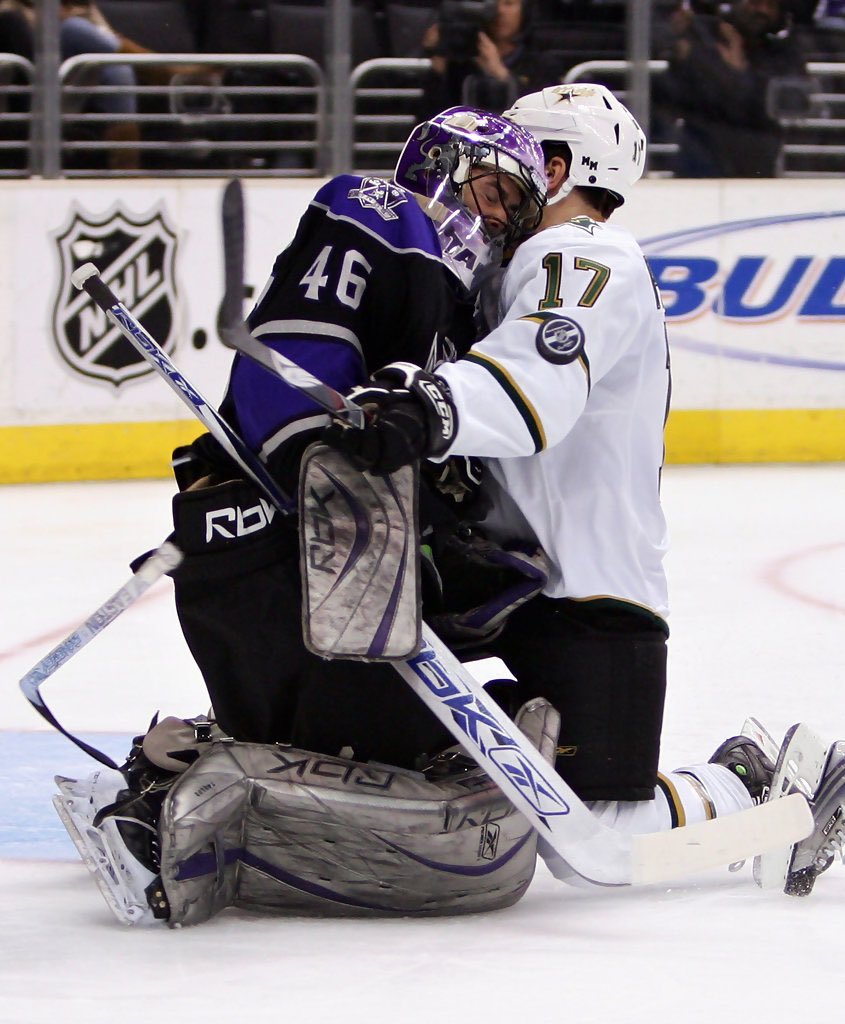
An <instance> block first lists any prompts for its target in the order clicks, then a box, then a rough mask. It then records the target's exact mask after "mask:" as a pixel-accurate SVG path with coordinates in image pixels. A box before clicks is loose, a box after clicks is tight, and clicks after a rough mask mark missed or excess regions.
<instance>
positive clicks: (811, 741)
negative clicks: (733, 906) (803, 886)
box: [753, 722, 828, 892]
mask: <svg viewBox="0 0 845 1024" xmlns="http://www.w3.org/2000/svg"><path fill="white" fill-rule="evenodd" d="M827 753H828V745H827V744H826V743H824V742H823V741H822V739H821V738H820V737H819V735H818V734H817V733H816V732H815V731H814V730H813V729H811V728H810V727H809V726H807V725H805V724H804V723H803V722H802V723H799V724H798V725H797V726H795V727H794V729H793V730H792V733H791V735H789V740H788V742H787V741H786V739H785V740H784V748H783V750H782V751H781V753H780V755H779V756H778V761H777V767H776V769H775V774H774V777H773V778H772V785H771V789H770V791H769V795H768V797H767V798H766V799H767V801H768V800H778V799H779V798H780V797H782V796H785V795H786V794H787V793H792V792H795V793H800V794H801V795H802V796H804V797H805V798H806V799H807V800H808V801H809V800H811V799H812V797H813V795H814V794H815V792H816V789H818V785H819V781H820V779H821V775H822V772H823V771H824V766H825V764H826V762H827ZM793 851H794V846H786V847H781V848H780V849H778V850H770V851H769V852H768V853H764V854H761V855H760V856H759V857H755V858H754V868H753V875H754V881H755V882H756V883H757V885H759V886H760V888H761V889H779V890H780V891H781V892H783V889H784V886H785V885H786V878H787V875H788V874H789V866H790V864H791V862H792V854H793Z"/></svg>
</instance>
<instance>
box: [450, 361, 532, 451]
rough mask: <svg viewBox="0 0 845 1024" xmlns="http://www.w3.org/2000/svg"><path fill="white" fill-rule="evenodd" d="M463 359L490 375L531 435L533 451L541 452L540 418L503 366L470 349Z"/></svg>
mask: <svg viewBox="0 0 845 1024" xmlns="http://www.w3.org/2000/svg"><path fill="white" fill-rule="evenodd" d="M464 359H466V361H467V362H469V363H475V364H476V366H482V367H484V369H485V370H487V372H488V373H490V374H492V376H493V377H494V379H495V380H496V383H497V384H498V385H499V386H500V387H501V388H502V390H503V391H504V392H505V394H506V395H507V396H508V398H509V399H510V400H511V402H512V403H513V406H514V408H515V409H516V411H517V412H518V413H519V415H520V416H521V417H522V421H523V423H525V426H526V429H527V430H528V433H529V434H530V435H531V440H532V441H533V442H534V451H535V452H540V451H542V450H543V449H544V448H545V447H546V432H545V431H544V430H543V424H542V423H541V422H540V417H539V416H538V415H537V411H536V409H535V408H534V406H533V405H532V404H531V402H529V401H528V399H527V398H526V397H525V395H524V394H523V392H522V389H521V388H520V386H519V385H518V384H517V383H516V381H515V380H514V379H513V377H511V375H510V374H509V373H508V371H507V370H506V369H505V368H504V366H502V364H501V363H498V362H496V360H495V359H491V358H490V357H489V356H485V355H482V354H481V353H480V352H477V351H476V350H475V349H470V351H469V352H468V353H467V354H466V355H465V356H464Z"/></svg>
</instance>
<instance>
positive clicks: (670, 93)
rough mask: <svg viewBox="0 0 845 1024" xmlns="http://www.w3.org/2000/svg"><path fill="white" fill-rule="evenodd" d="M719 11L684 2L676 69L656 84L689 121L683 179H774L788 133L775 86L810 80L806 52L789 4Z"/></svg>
mask: <svg viewBox="0 0 845 1024" xmlns="http://www.w3.org/2000/svg"><path fill="white" fill-rule="evenodd" d="M715 8H716V5H715V4H712V3H706V2H701V3H695V2H693V3H689V2H684V3H682V4H681V5H680V7H679V8H677V9H676V10H675V11H674V12H673V14H672V37H671V41H670V44H669V47H668V52H667V54H666V56H667V57H668V60H669V69H668V71H667V73H666V75H665V76H663V78H662V79H661V80H660V81H659V82H657V83H655V94H654V95H655V100H656V101H658V102H661V103H665V104H667V105H668V106H669V108H670V110H671V111H672V112H673V114H674V115H675V116H676V117H680V118H681V119H682V122H681V124H680V128H679V136H678V143H679V146H680V150H679V154H678V160H677V166H676V168H675V173H676V175H677V176H679V177H688V178H748V177H772V176H773V175H774V174H775V171H776V167H777V159H778V153H779V149H780V144H781V134H782V133H781V127H780V125H779V123H778V121H777V120H776V118H775V116H773V112H772V103H771V102H770V86H771V83H772V81H773V80H776V79H778V78H791V79H792V80H793V81H794V80H795V78H796V77H801V78H806V70H805V66H804V59H803V56H802V53H801V50H800V47H799V45H798V43H797V41H796V40H795V38H794V36H793V33H792V31H791V22H790V19H789V17H788V15H787V14H786V13H785V11H784V9H783V7H782V2H781V0H734V2H733V3H732V4H730V5H729V6H728V7H727V9H724V8H723V7H719V8H718V9H716V10H714V9H715Z"/></svg>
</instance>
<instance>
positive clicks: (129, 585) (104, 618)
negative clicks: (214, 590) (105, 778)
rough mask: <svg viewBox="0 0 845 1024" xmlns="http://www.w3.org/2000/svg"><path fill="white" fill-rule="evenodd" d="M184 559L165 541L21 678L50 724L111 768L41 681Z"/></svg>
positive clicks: (106, 756)
mask: <svg viewBox="0 0 845 1024" xmlns="http://www.w3.org/2000/svg"><path fill="white" fill-rule="evenodd" d="M181 561H182V552H181V551H180V550H179V549H178V548H177V547H176V546H175V544H171V543H170V541H165V542H164V543H163V544H162V545H161V546H160V547H158V548H156V550H155V551H153V553H152V554H151V555H150V556H149V558H147V559H146V560H145V561H144V562H143V564H142V565H141V566H140V567H139V568H138V571H137V572H135V573H133V575H132V576H131V577H130V579H129V580H127V582H126V583H124V585H123V586H122V587H121V588H120V590H118V591H116V592H115V593H114V594H112V596H111V597H110V598H109V599H108V600H107V601H105V602H104V603H103V604H101V605H100V607H99V608H98V609H97V610H96V611H95V612H94V613H93V614H91V615H89V616H88V618H87V619H86V620H85V622H83V623H82V625H81V626H78V627H77V628H76V629H75V630H74V631H73V632H72V633H70V634H68V636H66V637H65V639H64V640H62V642H61V643H60V644H57V645H56V646H55V647H54V648H53V649H52V651H50V653H49V654H46V655H45V656H44V657H43V658H42V659H41V660H40V661H39V662H38V664H37V665H34V666H33V667H32V668H31V669H30V670H29V672H27V674H26V675H25V676H24V677H23V679H21V680H20V687H21V689H22V690H23V693H24V696H25V697H26V699H27V700H28V701H29V703H30V704H31V705H32V706H33V707H34V708H35V710H36V711H37V712H38V713H39V714H40V715H41V716H42V717H43V718H45V719H46V720H47V721H48V722H49V723H50V725H52V726H53V727H54V728H56V729H58V731H59V732H60V733H62V735H64V736H67V738H68V739H69V740H70V741H71V742H73V743H75V744H76V745H77V746H78V747H79V748H80V749H81V750H84V751H85V753H86V754H90V756H91V757H93V758H94V759H95V760H97V761H99V762H100V763H101V764H104V765H107V766H108V767H109V768H116V767H117V765H116V764H115V763H114V761H112V759H111V758H110V757H109V756H108V755H107V754H104V753H103V752H102V751H101V750H97V748H96V747H92V746H90V745H89V744H88V743H86V742H85V741H84V740H81V739H79V737H78V736H74V735H73V734H72V733H70V732H68V731H67V729H65V727H64V726H63V725H62V724H61V723H60V722H59V721H58V720H57V719H56V717H55V716H54V715H53V712H52V711H51V710H50V709H49V708H48V707H47V705H46V703H45V702H44V698H43V697H42V696H41V690H40V687H41V684H42V683H43V682H44V681H45V680H46V679H49V678H50V676H51V675H52V674H53V673H54V672H55V671H56V670H57V669H59V668H61V667H62V665H64V664H65V662H66V661H69V660H70V658H72V657H73V656H74V655H75V654H77V653H78V652H79V651H81V650H82V648H83V647H85V645H86V644H88V643H90V642H91V641H92V640H93V639H94V637H95V636H99V634H100V633H102V631H103V630H104V629H105V628H106V626H108V625H109V624H110V623H112V622H114V620H115V619H116V618H117V617H118V615H120V614H121V613H122V612H124V611H126V609H127V608H128V607H129V606H130V605H131V604H134V603H135V601H137V600H138V598H139V597H141V595H142V594H145V593H146V592H147V591H148V590H149V589H150V587H151V586H152V585H153V584H154V583H155V582H156V580H158V579H160V578H161V577H162V576H163V575H164V574H165V573H167V572H170V571H171V570H173V569H175V568H176V567H177V566H178V565H179V563H180V562H181Z"/></svg>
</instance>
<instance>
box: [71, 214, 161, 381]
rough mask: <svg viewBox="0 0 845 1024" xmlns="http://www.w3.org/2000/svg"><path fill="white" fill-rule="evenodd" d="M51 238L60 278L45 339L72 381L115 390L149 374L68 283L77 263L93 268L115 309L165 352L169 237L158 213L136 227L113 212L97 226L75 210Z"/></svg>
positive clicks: (112, 327)
mask: <svg viewBox="0 0 845 1024" xmlns="http://www.w3.org/2000/svg"><path fill="white" fill-rule="evenodd" d="M54 238H55V239H56V244H57V245H58V248H59V258H60V260H61V278H60V284H59V293H58V296H57V298H56V303H55V307H54V311H53V334H54V337H55V340H56V345H57V347H58V350H59V353H60V354H61V357H62V359H64V361H65V362H66V363H67V364H68V365H69V366H70V367H71V368H72V369H73V370H75V371H76V372H77V373H80V374H82V375H83V376H85V377H93V378H96V379H98V380H105V381H108V382H109V383H111V384H114V386H115V387H119V386H120V385H121V384H124V383H126V382H127V381H130V380H134V379H137V378H139V377H143V376H145V375H146V374H148V373H152V372H153V368H152V367H151V366H150V364H149V363H147V362H146V360H145V359H144V358H143V357H142V356H141V354H140V353H139V352H137V351H136V350H135V348H134V347H133V346H132V344H131V343H130V342H129V341H127V339H126V338H124V336H123V335H122V334H121V333H120V331H119V329H118V328H117V327H116V326H115V325H114V324H113V323H112V322H111V321H110V320H109V319H108V317H107V316H106V315H105V313H103V311H102V310H101V309H100V308H99V307H98V306H97V305H96V304H95V303H94V302H93V301H92V300H91V298H90V297H89V296H88V295H87V294H86V293H85V292H83V291H77V289H76V288H74V286H73V284H72V282H71V279H70V278H71V274H72V273H73V272H74V271H75V270H76V269H77V267H80V266H81V265H82V264H83V263H89V262H90V263H93V264H95V265H96V267H97V269H98V270H99V272H100V274H101V276H102V278H103V280H104V281H105V283H106V284H107V285H108V286H109V287H110V288H111V289H112V290H113V291H114V292H115V294H116V295H117V296H118V297H119V298H120V300H121V302H123V303H124V304H125V305H126V306H127V307H128V308H129V309H131V310H132V313H133V315H134V316H136V317H137V318H138V320H140V321H141V323H142V324H143V325H144V327H145V328H146V330H147V331H148V332H149V333H150V334H151V335H152V336H153V337H154V338H155V339H156V341H158V343H159V344H160V345H161V347H162V348H163V349H164V350H165V352H168V353H169V352H171V351H172V350H173V347H174V344H175V340H176V331H175V328H176V315H175V310H176V288H175V283H174V265H175V256H176V235H175V233H174V232H173V231H172V230H171V229H170V228H169V227H168V225H167V223H166V222H165V219H164V214H163V212H162V211H161V210H159V211H157V212H154V213H153V214H151V215H149V216H147V217H146V218H145V219H144V218H137V219H136V218H133V217H132V216H131V215H130V214H127V213H125V212H124V211H123V210H121V209H120V208H117V209H115V210H113V211H112V212H110V213H109V214H108V215H107V217H106V219H105V220H99V221H98V220H95V219H89V218H86V217H85V216H84V215H83V214H82V213H81V212H80V211H79V210H75V211H74V212H73V216H72V218H71V222H70V225H69V226H68V227H67V228H65V229H64V230H63V231H62V232H61V233H59V234H57V235H54Z"/></svg>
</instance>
